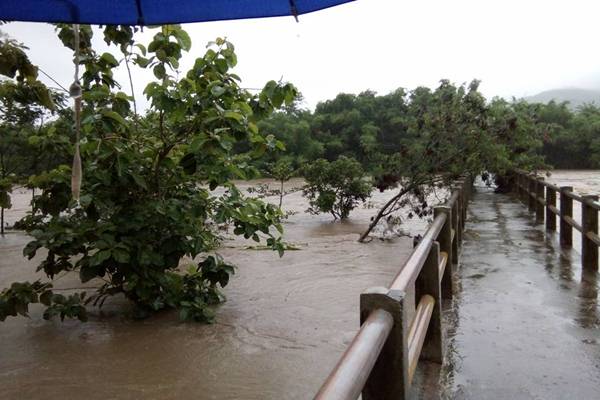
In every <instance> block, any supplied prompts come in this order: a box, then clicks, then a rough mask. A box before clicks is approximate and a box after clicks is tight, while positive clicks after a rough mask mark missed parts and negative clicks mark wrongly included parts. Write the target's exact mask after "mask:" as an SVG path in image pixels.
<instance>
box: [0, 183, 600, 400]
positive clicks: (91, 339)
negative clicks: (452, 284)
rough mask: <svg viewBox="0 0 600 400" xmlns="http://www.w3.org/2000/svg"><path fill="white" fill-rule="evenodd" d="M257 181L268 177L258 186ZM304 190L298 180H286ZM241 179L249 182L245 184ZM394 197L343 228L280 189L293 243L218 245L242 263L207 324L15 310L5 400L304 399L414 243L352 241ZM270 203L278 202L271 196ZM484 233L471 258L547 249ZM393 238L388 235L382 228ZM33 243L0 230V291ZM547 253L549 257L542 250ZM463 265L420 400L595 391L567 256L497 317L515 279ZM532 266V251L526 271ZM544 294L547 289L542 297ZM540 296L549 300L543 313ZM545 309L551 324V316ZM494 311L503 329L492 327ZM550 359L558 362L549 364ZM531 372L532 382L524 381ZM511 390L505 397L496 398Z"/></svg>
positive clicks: (27, 269)
mask: <svg viewBox="0 0 600 400" xmlns="http://www.w3.org/2000/svg"><path fill="white" fill-rule="evenodd" d="M557 175H558V174H557V173H555V176H557ZM578 176H580V175H577V176H571V175H569V173H568V172H567V173H564V176H563V179H565V180H570V182H569V183H573V186H575V187H576V190H577V189H578V187H577V183H578V182H580V181H578ZM591 182H592V188H595V187H599V188H600V185H598V186H593V185H594V184H593V182H595V181H594V180H593V177H592V180H591ZM257 183H268V182H265V181H262V182H253V183H252V184H253V185H256V184H257ZM599 183H600V182H599ZM300 184H301V181H292V182H290V183H289V184H288V185H287V186H288V187H289V188H292V187H297V186H299V185H300ZM241 186H242V188H244V189H245V188H247V186H248V184H245V183H243V184H241ZM481 190H484V189H481ZM598 191H599V192H600V190H598ZM390 195H391V193H389V192H388V193H374V198H373V199H372V200H371V204H369V205H367V206H366V207H360V208H359V209H357V210H356V211H355V212H353V213H352V215H351V218H350V220H349V221H347V222H344V223H339V222H332V220H331V218H330V217H329V216H327V215H319V216H315V215H309V214H306V213H304V212H303V211H304V210H305V209H306V208H307V204H306V202H305V201H304V199H303V198H302V196H301V194H300V193H299V192H296V193H293V194H290V195H288V196H286V198H285V199H284V209H286V210H288V211H292V212H294V213H295V214H293V215H291V216H290V217H289V219H288V221H287V222H286V224H285V231H286V240H288V241H289V242H291V243H293V244H295V245H296V246H297V247H299V248H300V250H297V251H288V252H286V254H285V255H284V257H283V258H279V257H278V256H277V254H276V253H273V252H270V251H261V250H252V249H249V248H247V246H251V245H254V243H253V242H245V241H242V240H239V239H227V240H225V241H224V243H223V247H222V248H221V249H220V250H219V253H220V254H221V255H223V256H224V257H226V258H227V259H228V260H231V261H233V262H234V263H236V264H237V265H238V269H237V273H236V275H235V276H234V277H233V278H232V280H231V283H230V285H229V286H228V287H227V288H226V290H225V293H226V295H227V296H228V301H227V302H226V303H224V304H223V305H221V306H219V307H218V310H217V322H216V323H215V324H213V325H203V324H193V323H182V322H180V321H178V319H177V316H176V314H175V313H170V312H166V313H162V314H159V315H157V316H154V317H152V318H149V319H146V320H143V321H134V320H132V319H130V318H129V317H128V316H127V315H128V314H127V312H126V309H127V307H126V305H124V304H123V303H122V302H119V301H118V300H116V301H114V302H112V303H111V304H109V305H108V307H106V309H104V311H102V312H94V313H93V314H92V317H91V320H90V322H88V323H86V324H81V323H79V322H76V321H65V322H63V323H61V322H60V321H51V322H48V321H44V320H43V319H42V318H41V310H40V309H39V308H36V307H33V308H32V310H31V318H30V319H22V318H19V319H17V318H9V319H8V320H7V321H5V322H4V323H1V324H0V399H79V398H86V399H141V398H143V399H308V398H312V396H313V395H314V394H315V392H316V391H317V390H318V388H319V386H320V385H321V383H322V382H323V380H324V378H325V377H326V376H327V374H328V373H329V372H330V371H331V369H332V368H333V366H334V365H335V363H336V362H337V360H338V359H339V357H340V356H341V354H342V353H343V351H344V350H345V348H346V347H347V345H348V344H349V342H350V341H351V339H352V338H353V336H354V334H355V333H356V331H357V328H358V300H359V294H360V293H361V292H362V291H364V290H365V289H366V288H368V287H371V286H386V285H387V284H389V282H390V280H391V279H392V277H393V276H394V275H395V274H396V273H397V272H398V270H399V269H400V267H401V265H402V264H403V262H404V261H405V259H406V258H407V256H408V255H409V253H410V251H411V249H412V239H410V238H407V237H397V238H395V239H393V240H390V241H379V240H375V241H373V242H371V243H369V244H366V245H365V244H359V243H357V242H356V239H357V238H358V234H359V233H360V232H361V231H362V230H363V229H364V228H365V227H366V225H367V223H368V222H369V218H370V217H371V216H372V215H373V214H374V213H375V209H374V208H372V207H375V206H377V205H380V204H382V203H383V202H384V201H386V199H388V198H389V196H390ZM490 196H492V197H490V199H498V197H493V196H494V195H490ZM29 198H30V193H28V192H22V193H20V194H19V193H17V194H16V196H14V198H13V202H14V203H15V207H14V208H13V210H11V211H9V213H8V215H7V220H8V221H9V223H11V222H12V221H14V220H16V219H18V218H19V217H20V216H21V215H23V213H24V212H26V210H27V208H28V206H27V204H28V201H29ZM490 199H488V198H485V199H484V201H489V200H490ZM502 199H503V200H501V201H500V200H498V201H499V202H500V203H502V204H504V203H503V202H505V203H510V199H506V198H504V197H502ZM268 200H269V201H271V202H273V203H277V202H278V199H276V198H269V199H268ZM498 207H500V208H503V207H507V206H506V205H499V206H498ZM515 207H521V206H519V205H516V206H515ZM494 210H495V209H492V210H491V211H490V210H489V209H487V208H485V207H484V208H481V210H480V209H477V210H474V209H472V210H471V212H470V215H471V218H472V219H473V220H474V221H475V220H476V216H477V215H478V214H479V213H483V214H484V216H483V217H481V220H480V221H485V219H486V218H487V217H486V215H488V214H489V215H488V216H489V217H490V219H494V218H495V219H498V218H500V220H502V218H504V219H506V218H508V217H510V218H513V217H515V215H516V214H515V215H513V214H510V213H509V214H502V215H503V216H504V217H502V216H500V217H498V215H496V214H494V213H495V211H494ZM518 210H520V208H515V209H514V210H513V211H514V213H518V212H519V211H518ZM524 223H525V222H522V221H521V222H518V224H524ZM426 224H427V223H426V221H414V220H407V221H406V223H405V229H406V230H407V231H411V232H413V233H418V232H422V231H423V230H424V229H425V227H426ZM478 229H479V228H476V227H471V228H470V230H469V231H468V232H467V234H468V235H467V240H466V243H465V249H468V248H469V246H471V247H470V249H471V250H470V251H471V253H472V254H475V255H477V254H479V253H481V254H487V255H488V257H489V258H490V259H493V260H495V261H494V262H505V261H506V260H507V259H509V260H513V261H515V262H516V261H518V260H520V259H521V258H523V257H527V256H529V255H531V254H537V253H538V252H539V251H541V250H539V248H538V247H529V248H528V250H527V251H525V253H516V254H519V255H514V256H513V257H512V258H506V257H508V256H507V255H506V254H505V253H506V252H507V251H508V248H503V247H498V246H499V244H498V243H503V242H502V240H504V241H506V240H509V239H508V238H506V235H509V233H508V231H503V232H497V231H494V232H492V233H489V234H488V233H485V232H483V231H485V229H483V228H482V229H483V231H482V232H480V231H479V230H478ZM469 235H470V236H469ZM477 235H479V237H478V236H477ZM502 235H504V237H503V236H502ZM388 236H393V235H392V234H390V233H389V232H388ZM487 236H491V237H493V238H495V237H496V236H497V237H498V238H499V239H498V240H500V242H494V243H492V244H490V245H486V246H485V247H479V246H480V245H479V244H478V240H480V238H481V237H483V238H485V237H487ZM534 236H535V235H534ZM537 239H539V238H537ZM537 239H536V240H537ZM27 241H28V238H27V237H26V236H25V235H23V234H21V233H18V232H11V233H9V234H7V235H6V236H5V237H4V238H0V255H1V256H0V288H1V287H5V286H7V285H8V284H9V283H10V282H12V281H15V280H25V279H30V280H31V279H34V278H35V277H36V275H35V274H34V273H33V271H34V269H35V266H36V260H33V261H27V260H25V259H24V258H23V257H22V255H21V251H22V248H23V246H24V244H26V243H27ZM506 246H508V245H506ZM532 246H533V245H532ZM542 248H544V247H542ZM481 250H485V252H482V251H481ZM466 252H467V250H465V254H466ZM496 253H498V254H496ZM542 254H543V260H546V258H547V257H548V256H547V253H545V252H542ZM469 260H470V261H469ZM464 262H465V263H470V264H468V265H470V267H469V266H467V268H465V269H462V270H459V271H458V272H457V273H458V274H459V288H457V289H458V291H459V295H458V296H457V298H456V300H455V301H454V302H453V303H451V304H449V305H448V304H447V305H446V322H447V324H446V327H447V329H448V332H447V334H448V337H449V342H448V357H447V360H448V362H447V363H446V364H445V365H444V366H443V368H442V370H441V372H442V374H441V376H442V379H441V381H440V382H438V377H439V376H440V374H439V372H440V369H439V367H435V366H428V365H427V364H424V368H422V370H423V371H422V373H419V375H418V380H419V385H420V386H422V388H423V390H420V391H418V393H417V397H419V398H437V397H439V396H440V393H441V395H442V396H443V397H446V398H472V399H479V398H494V399H495V398H509V397H512V398H560V397H556V396H554V397H553V396H552V395H553V393H554V392H553V391H552V388H555V387H556V385H561V384H562V385H565V384H566V383H569V382H575V383H577V384H581V385H583V387H584V389H582V390H583V391H581V392H577V393H578V394H585V395H589V394H590V393H591V394H594V395H595V394H596V392H594V391H593V390H592V389H590V388H593V387H595V385H597V384H599V381H598V379H597V369H598V361H597V362H596V364H594V362H593V361H592V360H593V359H594V357H596V356H597V355H598V344H597V343H598V339H597V338H596V337H595V336H594V335H595V334H596V331H590V330H589V329H590V328H589V327H588V328H585V327H582V326H581V323H580V322H578V321H587V323H589V324H591V326H592V328H593V327H595V326H596V325H594V324H597V319H594V318H595V317H594V315H597V314H594V313H597V312H598V309H597V307H598V305H597V302H596V301H595V300H591V299H592V298H594V299H595V297H593V294H594V288H593V287H591V288H590V287H587V292H586V293H587V295H586V296H587V297H586V298H587V299H588V300H582V299H581V296H580V295H578V294H577V293H579V292H578V291H583V292H585V290H584V289H582V288H581V287H580V286H579V285H578V283H577V282H579V281H578V279H577V272H575V271H577V270H578V268H577V266H576V263H575V266H574V267H573V268H566V267H565V265H570V264H569V262H568V261H563V263H562V264H559V265H557V266H555V267H553V268H552V271H551V272H545V275H544V274H542V276H545V277H547V278H546V280H550V283H548V282H546V281H544V280H543V279H542V280H541V282H542V284H541V286H540V287H539V289H538V290H535V291H534V292H533V294H530V293H529V292H525V293H524V294H523V293H521V294H519V296H518V297H516V298H515V299H517V300H518V301H517V300H515V301H514V302H509V303H508V304H510V305H511V307H512V308H510V309H506V310H501V312H500V313H499V311H498V310H497V308H498V305H499V304H502V303H503V302H504V301H505V300H506V299H507V298H508V299H510V298H511V295H510V290H509V288H510V287H512V286H511V285H514V283H515V282H514V281H513V280H511V279H510V276H511V274H514V273H515V271H514V270H509V271H507V273H506V274H499V273H498V272H497V271H495V270H494V269H493V268H491V269H486V267H484V265H485V264H482V262H488V261H487V259H484V260H482V259H480V258H477V257H471V258H469V257H467V258H466V260H465V261H464ZM539 262H540V261H539V260H537V259H536V260H535V261H533V265H534V266H537V264H536V263H539ZM544 262H546V263H547V261H544ZM526 265H528V266H529V269H527V271H528V273H529V274H531V276H523V275H518V277H519V278H520V279H518V280H519V281H524V282H521V283H519V284H518V285H517V287H518V288H523V287H524V288H526V289H529V290H530V288H531V285H530V284H528V283H526V282H527V281H529V282H535V283H536V285H537V284H538V282H537V281H535V280H534V278H535V279H538V278H539V277H537V278H536V273H539V271H536V270H535V269H533V268H532V264H531V263H530V264H526ZM515 268H518V267H515ZM540 268H544V267H543V266H540ZM520 269H522V268H520ZM520 269H517V270H516V271H519V270H520ZM546 269H548V267H547V266H546ZM566 270H568V271H571V272H569V273H567V272H565V271H566ZM561 274H562V275H561ZM563 275H564V276H569V277H570V278H569V279H571V280H565V278H563V277H562V276H563ZM495 277H498V278H495ZM550 277H552V278H550ZM515 279H516V278H515ZM552 285H554V286H552ZM56 286H58V287H59V288H65V289H69V288H73V287H81V284H78V283H77V279H75V277H69V276H66V277H64V278H61V279H60V280H59V281H58V282H57V285H56ZM563 286H565V287H567V288H569V293H568V294H567V293H565V295H564V296H563V297H559V298H558V299H556V298H554V297H555V295H556V293H554V292H552V291H551V289H554V290H558V291H559V292H560V290H563V289H561V288H562V287H563ZM546 290H548V294H546V295H544V291H546ZM596 293H597V288H596ZM528 296H533V297H532V299H533V300H535V306H536V307H535V308H534V310H536V311H539V314H538V315H537V317H536V320H539V321H538V323H537V324H535V325H533V326H531V328H527V324H528V323H529V322H528V321H529V320H530V318H526V316H527V314H524V313H522V312H519V310H520V307H523V305H522V304H520V303H528V302H530V299H529V297H528ZM545 303H551V304H552V308H550V309H549V310H550V311H548V306H547V305H546V304H545ZM586 310H588V311H586ZM542 311H543V312H542ZM548 316H550V317H552V318H551V319H550V320H549V321H548V323H545V322H544V319H545V318H547V317H548ZM490 318H491V319H495V320H498V323H497V324H494V323H491V324H490V323H489V322H486V321H489V320H490ZM594 321H596V322H594ZM554 324H558V326H559V327H560V330H559V334H557V333H553V334H552V335H551V336H549V337H548V338H547V339H545V340H543V341H538V340H533V339H532V340H531V343H529V342H524V343H522V344H521V343H516V342H518V340H517V339H514V338H513V339H510V340H507V339H506V337H509V336H511V335H512V336H514V335H517V337H518V335H520V334H524V333H525V334H528V333H529V331H528V330H530V331H531V335H530V336H531V337H532V338H533V337H534V335H535V334H537V333H538V332H539V333H541V334H542V335H549V334H550V333H552V329H553V326H554ZM513 325H514V326H515V327H516V328H515V329H513V330H507V331H504V332H505V333H507V335H502V334H500V333H502V332H503V331H501V330H500V328H499V327H505V326H513ZM517 328H518V329H517ZM586 329H588V330H586ZM590 332H591V333H590ZM592 333H593V334H594V335H593V334H592ZM492 334H493V335H492ZM583 340H586V341H589V343H590V344H586V343H588V342H582V341H583ZM563 342H565V343H566V347H565V348H564V349H563V348H562V347H561V346H562V343H563ZM559 343H560V345H559ZM531 344H537V345H536V346H534V347H533V349H534V350H535V351H534V352H533V354H534V356H535V355H537V354H541V356H542V359H536V361H535V362H533V361H528V360H527V357H525V356H524V357H523V358H521V359H518V360H516V361H515V360H512V359H509V357H508V356H507V354H509V353H510V352H508V351H507V349H512V350H514V349H515V346H521V348H522V352H523V354H524V355H525V354H526V351H525V350H527V349H528V348H529V346H530V345H531ZM544 346H546V347H544ZM586 346H589V347H586ZM557 349H558V350H557ZM517 350H518V349H517ZM557 352H559V355H560V356H561V357H564V356H565V354H569V352H572V354H573V355H574V358H576V357H583V356H584V354H588V353H589V354H588V355H587V356H585V357H584V358H583V360H584V361H572V362H571V361H569V362H567V363H566V364H565V367H568V368H569V373H568V374H566V375H565V374H563V375H562V376H564V377H563V378H560V376H561V375H560V368H559V367H560V366H559V367H556V365H555V364H553V361H554V359H555V354H556V353H557ZM586 352H587V353H586ZM517 354H518V351H517ZM596 360H600V358H596ZM515 363H517V364H515ZM545 363H546V364H548V365H552V368H546V369H545V370H544V368H543V366H544V364H545ZM515 365H516V367H515ZM540 368H541V369H540ZM511 371H513V372H511ZM527 371H529V372H527ZM532 371H533V372H532ZM544 371H546V372H550V375H549V376H550V377H551V378H548V379H540V378H539V377H540V376H541V377H542V378H543V376H544V374H545V373H544ZM511 374H512V375H511ZM546 375H548V373H546ZM496 376H498V379H496ZM575 377H580V378H578V379H575ZM529 378H531V379H529ZM534 378H535V379H538V380H539V382H538V383H532V382H535V381H534V380H533V379H534ZM561 379H562V380H561ZM586 382H587V383H586ZM514 384H516V385H517V387H519V388H523V386H527V385H532V384H533V385H534V386H535V384H537V385H538V386H539V385H541V386H542V387H543V388H546V386H547V388H546V389H544V390H539V387H538V388H537V389H536V387H534V388H533V389H532V390H529V391H521V392H519V391H515V390H512V391H508V392H501V391H500V390H501V388H503V387H510V386H511V385H514ZM506 393H508V394H510V396H503V394H506ZM557 393H558V392H557ZM545 396H546V397H545ZM547 396H549V397H547ZM573 398H579V397H577V396H575V397H573ZM585 398H590V397H589V396H588V397H585ZM591 398H598V396H597V397H591Z"/></svg>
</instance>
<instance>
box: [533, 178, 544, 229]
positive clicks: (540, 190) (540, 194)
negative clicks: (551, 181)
mask: <svg viewBox="0 0 600 400" xmlns="http://www.w3.org/2000/svg"><path fill="white" fill-rule="evenodd" d="M543 181H544V178H537V179H536V180H535V221H536V222H539V223H543V222H544V203H541V202H540V200H539V199H543V198H544V184H543Z"/></svg>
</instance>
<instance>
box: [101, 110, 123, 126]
mask: <svg viewBox="0 0 600 400" xmlns="http://www.w3.org/2000/svg"><path fill="white" fill-rule="evenodd" d="M101 114H102V115H103V116H104V117H106V118H110V119H112V120H113V121H116V122H118V123H119V124H121V125H124V126H127V122H126V121H125V119H124V118H123V117H122V116H121V115H120V114H119V113H117V112H116V111H112V110H102V111H101Z"/></svg>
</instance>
